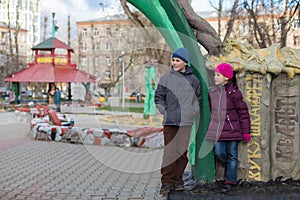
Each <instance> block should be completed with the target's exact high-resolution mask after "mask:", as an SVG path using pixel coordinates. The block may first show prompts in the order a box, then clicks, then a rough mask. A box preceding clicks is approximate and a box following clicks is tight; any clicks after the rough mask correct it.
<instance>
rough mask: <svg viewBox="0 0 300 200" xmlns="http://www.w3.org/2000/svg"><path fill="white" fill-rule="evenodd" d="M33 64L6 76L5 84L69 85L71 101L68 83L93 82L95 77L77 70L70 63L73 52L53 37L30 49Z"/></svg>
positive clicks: (75, 65) (75, 66)
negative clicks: (32, 52)
mask: <svg viewBox="0 0 300 200" xmlns="http://www.w3.org/2000/svg"><path fill="white" fill-rule="evenodd" d="M32 50H33V51H34V55H35V56H34V62H33V63H28V67H27V68H26V69H23V70H21V71H19V72H16V73H14V74H11V75H10V76H8V77H7V78H6V79H5V81H6V82H43V83H69V91H68V93H69V99H71V87H70V83H76V82H77V83H78V82H81V83H89V82H95V81H96V77H95V76H93V75H91V74H88V73H85V72H83V71H80V70H78V69H77V64H75V63H71V53H74V50H73V49H72V48H71V47H69V46H68V45H66V44H65V43H64V42H62V41H60V40H58V39H57V38H55V37H50V38H48V39H47V40H45V41H43V42H41V43H40V44H38V45H36V46H34V47H33V48H32Z"/></svg>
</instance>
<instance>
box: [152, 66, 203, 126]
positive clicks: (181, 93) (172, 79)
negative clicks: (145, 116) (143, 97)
mask: <svg viewBox="0 0 300 200" xmlns="http://www.w3.org/2000/svg"><path fill="white" fill-rule="evenodd" d="M201 101H202V94H201V87H200V81H199V80H198V78H197V77H196V76H195V75H194V74H193V73H192V69H191V68H190V67H187V68H186V71H185V72H184V73H181V72H177V71H175V70H174V69H173V67H171V69H170V70H169V71H168V72H167V73H166V74H164V75H163V76H162V77H161V78H160V80H159V83H158V85H157V89H156V91H155V104H156V106H157V108H158V110H159V112H160V113H161V114H163V115H164V119H163V125H174V126H186V125H192V124H193V117H194V116H195V115H197V114H199V112H200V105H201Z"/></svg>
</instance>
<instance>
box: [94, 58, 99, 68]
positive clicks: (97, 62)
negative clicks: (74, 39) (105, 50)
mask: <svg viewBox="0 0 300 200" xmlns="http://www.w3.org/2000/svg"><path fill="white" fill-rule="evenodd" d="M94 64H95V66H99V58H98V57H97V58H95V59H94Z"/></svg>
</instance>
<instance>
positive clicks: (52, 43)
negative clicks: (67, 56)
mask: <svg viewBox="0 0 300 200" xmlns="http://www.w3.org/2000/svg"><path fill="white" fill-rule="evenodd" d="M57 48H59V49H67V50H69V51H72V52H74V50H73V49H72V48H71V47H69V46H68V45H67V44H65V43H64V42H62V41H60V40H59V39H57V38H55V37H50V38H48V39H46V40H45V41H43V42H41V43H39V44H37V45H36V46H34V47H32V48H31V49H32V50H52V49H57Z"/></svg>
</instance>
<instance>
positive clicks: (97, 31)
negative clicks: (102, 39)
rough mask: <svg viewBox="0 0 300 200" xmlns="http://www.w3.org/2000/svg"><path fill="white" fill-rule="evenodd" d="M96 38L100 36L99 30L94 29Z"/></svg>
mask: <svg viewBox="0 0 300 200" xmlns="http://www.w3.org/2000/svg"><path fill="white" fill-rule="evenodd" d="M94 36H99V30H98V29H97V28H94Z"/></svg>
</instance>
